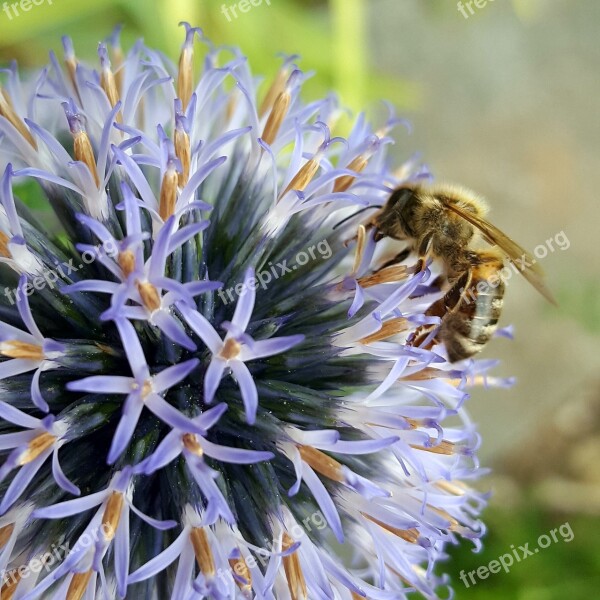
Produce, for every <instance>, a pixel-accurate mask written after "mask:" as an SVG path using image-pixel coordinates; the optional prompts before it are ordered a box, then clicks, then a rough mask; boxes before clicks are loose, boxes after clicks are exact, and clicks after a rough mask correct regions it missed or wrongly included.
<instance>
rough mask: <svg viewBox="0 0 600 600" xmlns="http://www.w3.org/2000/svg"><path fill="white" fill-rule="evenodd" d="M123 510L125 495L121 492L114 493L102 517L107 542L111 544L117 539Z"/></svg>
mask: <svg viewBox="0 0 600 600" xmlns="http://www.w3.org/2000/svg"><path fill="white" fill-rule="evenodd" d="M122 509H123V494H122V493H121V492H113V493H112V494H111V495H110V498H109V499H108V502H107V503H106V508H105V509H104V515H103V516H102V532H103V534H104V539H105V540H106V541H107V542H110V541H111V540H112V539H113V538H114V537H115V534H116V532H117V528H118V527H119V521H120V520H121V512H122Z"/></svg>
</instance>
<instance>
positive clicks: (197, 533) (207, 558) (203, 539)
mask: <svg viewBox="0 0 600 600" xmlns="http://www.w3.org/2000/svg"><path fill="white" fill-rule="evenodd" d="M190 540H191V542H192V546H193V547H194V554H195V555H196V562H197V563H198V567H199V568H200V571H201V572H202V574H203V575H204V576H205V577H213V576H214V575H215V573H216V569H215V559H214V556H213V553H212V550H211V548H210V544H209V543H208V536H207V535H206V531H205V528H204V527H194V528H193V529H192V531H191V533H190Z"/></svg>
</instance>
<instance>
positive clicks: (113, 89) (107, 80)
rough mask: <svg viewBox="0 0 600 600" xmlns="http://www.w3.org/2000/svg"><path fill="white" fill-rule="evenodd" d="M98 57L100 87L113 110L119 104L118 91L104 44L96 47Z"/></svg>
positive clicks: (118, 116)
mask: <svg viewBox="0 0 600 600" xmlns="http://www.w3.org/2000/svg"><path fill="white" fill-rule="evenodd" d="M98 56H99V57H100V63H101V67H102V68H101V70H100V86H101V87H102V89H103V90H104V93H105V94H106V96H107V98H108V101H109V102H110V106H111V108H114V107H115V106H116V105H117V102H119V90H118V88H117V83H116V81H115V75H114V73H113V71H112V69H111V64H110V59H109V58H108V51H107V49H106V45H105V44H102V43H101V44H99V45H98ZM117 119H120V115H117Z"/></svg>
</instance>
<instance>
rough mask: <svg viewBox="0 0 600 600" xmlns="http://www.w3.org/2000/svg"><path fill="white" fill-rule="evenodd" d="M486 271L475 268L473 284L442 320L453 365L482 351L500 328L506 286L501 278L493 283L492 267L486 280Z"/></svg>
mask: <svg viewBox="0 0 600 600" xmlns="http://www.w3.org/2000/svg"><path fill="white" fill-rule="evenodd" d="M500 268H502V265H501V264H500V265H499V267H498V269H500ZM494 270H495V269H494ZM482 271H483V269H480V268H478V267H475V268H474V269H473V274H472V278H471V284H470V286H469V289H468V290H464V293H463V297H462V300H461V302H460V304H459V306H458V308H456V310H455V311H454V312H452V313H449V314H447V315H446V316H445V317H444V318H443V319H442V326H441V329H440V334H439V337H440V339H441V341H443V342H444V343H445V346H446V350H447V352H448V358H449V359H450V361H451V362H456V361H458V360H463V359H465V358H469V357H471V356H473V355H474V354H477V353H478V352H481V350H483V347H484V346H485V345H486V344H487V343H488V342H489V341H490V339H491V338H492V336H493V335H494V333H495V332H496V329H497V327H498V319H499V318H500V314H501V312H502V305H503V303H504V283H503V282H502V281H501V280H500V279H499V278H497V279H495V280H494V284H493V285H492V283H490V282H489V275H490V265H489V264H488V265H486V268H485V271H484V272H485V275H486V277H482V275H484V272H482ZM496 272H497V271H496ZM481 282H483V283H484V284H485V285H479V289H478V287H477V286H478V284H480V283H481Z"/></svg>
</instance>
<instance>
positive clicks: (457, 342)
mask: <svg viewBox="0 0 600 600" xmlns="http://www.w3.org/2000/svg"><path fill="white" fill-rule="evenodd" d="M486 212H487V208H486V206H485V204H484V203H483V202H482V201H481V200H480V199H479V198H478V197H477V196H476V195H475V194H474V193H473V192H471V191H469V190H465V189H463V188H459V187H454V186H450V185H440V186H435V187H425V186H422V185H419V184H417V185H403V186H401V187H399V188H397V189H395V190H394V191H393V192H392V194H391V195H390V197H389V199H388V200H387V202H386V204H385V206H383V207H382V208H381V210H379V211H378V212H377V213H376V214H375V215H374V216H373V218H372V219H371V220H370V221H369V222H368V223H367V224H366V228H367V229H368V228H374V229H375V232H374V239H375V241H379V240H381V239H383V238H386V237H389V238H393V239H395V240H401V241H404V242H406V244H407V250H409V251H413V252H415V253H416V254H417V255H418V257H419V262H418V263H417V270H418V269H423V268H424V267H425V264H426V261H427V259H428V258H432V259H438V260H439V261H440V263H441V265H442V267H443V272H442V276H441V287H442V289H444V290H447V291H446V293H445V295H444V296H443V297H442V298H440V299H439V300H437V301H436V302H434V303H433V304H432V305H431V307H430V308H429V309H428V310H427V313H426V314H427V315H428V316H438V317H440V319H441V324H440V325H436V326H434V327H431V326H421V327H419V328H418V329H417V330H416V331H415V332H414V334H413V336H412V337H411V338H410V339H409V343H411V344H412V345H421V344H422V343H424V342H426V341H427V340H429V343H428V344H427V347H431V346H432V345H433V344H434V343H436V342H443V343H444V345H445V347H446V350H447V353H448V358H449V360H450V361H451V362H456V361H458V360H462V359H465V358H469V357H471V356H473V355H474V354H477V353H478V352H480V351H481V350H482V349H483V347H484V346H485V344H486V343H487V342H488V341H489V340H490V338H491V337H492V336H493V334H494V332H495V331H496V328H497V323H498V319H499V317H500V313H501V312H502V305H503V302H504V292H505V283H504V278H503V276H502V271H503V269H504V266H505V265H504V263H505V259H508V261H509V262H510V263H512V264H513V265H514V266H515V267H516V269H517V270H518V271H519V272H520V273H521V274H522V275H523V276H524V277H525V278H526V279H527V281H529V283H531V284H532V285H533V286H534V287H535V288H536V289H537V290H538V291H539V292H540V293H541V294H542V295H543V296H544V297H545V298H546V299H547V300H548V301H550V302H551V303H553V304H555V301H554V298H553V297H552V294H551V293H550V291H549V290H548V288H547V287H546V285H545V283H544V280H543V273H542V271H541V269H540V267H539V265H537V264H536V260H535V259H534V258H533V257H532V256H531V255H530V254H529V253H528V252H527V251H526V250H524V249H523V248H522V247H521V246H520V245H519V244H517V243H516V242H514V241H513V240H512V239H510V238H509V237H508V236H507V235H506V234H504V233H503V232H502V231H500V230H499V229H498V228H497V227H495V226H494V225H492V224H491V223H489V222H488V221H486V219H485V218H484V217H485V214H486ZM478 238H483V240H485V241H486V242H487V243H488V244H490V245H491V246H492V247H491V248H488V249H476V248H473V246H472V244H473V243H474V242H475V241H476V240H477V239H478ZM401 254H402V253H401ZM404 256H406V253H404V255H403V256H400V255H399V258H398V260H401V258H403V257H404ZM392 262H393V261H392ZM385 266H389V263H387V264H386V265H385Z"/></svg>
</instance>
